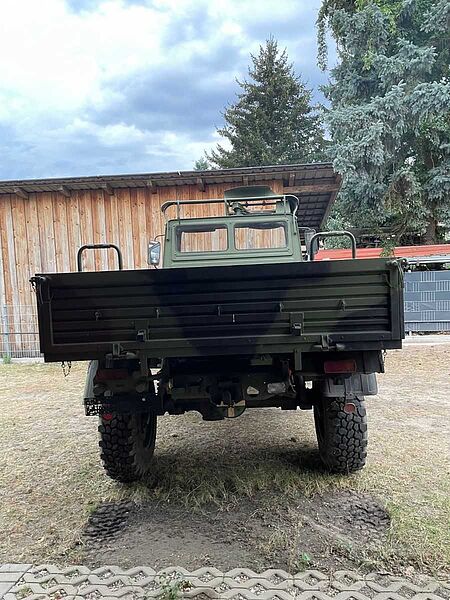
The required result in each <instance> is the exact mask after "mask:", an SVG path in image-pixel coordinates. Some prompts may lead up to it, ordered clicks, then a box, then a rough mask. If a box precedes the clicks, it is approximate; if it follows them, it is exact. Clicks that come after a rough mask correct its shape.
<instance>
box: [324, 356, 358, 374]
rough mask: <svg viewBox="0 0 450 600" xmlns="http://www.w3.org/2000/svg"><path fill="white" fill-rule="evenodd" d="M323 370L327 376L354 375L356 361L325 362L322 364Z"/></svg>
mask: <svg viewBox="0 0 450 600" xmlns="http://www.w3.org/2000/svg"><path fill="white" fill-rule="evenodd" d="M323 370H324V371H325V373H328V374H333V373H335V374H337V373H356V360H353V359H347V360H326V361H325V362H324V363H323Z"/></svg>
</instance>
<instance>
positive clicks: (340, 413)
mask: <svg viewBox="0 0 450 600" xmlns="http://www.w3.org/2000/svg"><path fill="white" fill-rule="evenodd" d="M351 403H352V404H354V405H355V411H354V412H345V411H344V405H345V400H344V398H326V397H324V396H321V397H320V398H319V399H318V401H317V403H316V404H315V405H314V422H315V425H316V434H317V442H318V444H319V454H320V458H321V459H322V462H323V463H324V465H325V466H326V468H327V469H328V470H330V471H331V472H333V473H347V474H348V473H354V472H355V471H359V470H360V469H362V468H363V467H364V465H365V463H366V456H367V415H366V406H365V402H364V399H363V398H360V399H357V398H355V399H354V400H351Z"/></svg>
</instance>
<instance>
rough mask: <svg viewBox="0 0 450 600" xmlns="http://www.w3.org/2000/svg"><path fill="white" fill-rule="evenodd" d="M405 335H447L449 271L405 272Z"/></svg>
mask: <svg viewBox="0 0 450 600" xmlns="http://www.w3.org/2000/svg"><path fill="white" fill-rule="evenodd" d="M405 329H406V331H407V332H414V331H420V332H425V331H434V332H450V271H414V272H412V273H405Z"/></svg>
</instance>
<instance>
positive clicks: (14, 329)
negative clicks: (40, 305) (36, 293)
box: [0, 304, 41, 362]
mask: <svg viewBox="0 0 450 600" xmlns="http://www.w3.org/2000/svg"><path fill="white" fill-rule="evenodd" d="M0 312H1V315H0V316H1V319H0V358H2V359H3V361H4V362H7V361H9V360H11V359H12V358H37V357H39V356H41V353H40V350H39V328H38V319H37V310H36V306H33V305H32V304H19V305H12V304H7V305H3V306H2V307H1V311H0Z"/></svg>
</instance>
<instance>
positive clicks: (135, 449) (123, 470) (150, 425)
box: [98, 412, 157, 483]
mask: <svg viewBox="0 0 450 600" xmlns="http://www.w3.org/2000/svg"><path fill="white" fill-rule="evenodd" d="M156 420H157V417H156V415H155V413H153V412H147V413H138V414H129V413H124V414H122V413H111V414H108V415H103V416H101V417H100V423H99V427H98V431H99V434H100V442H99V445H100V448H101V451H100V455H101V459H102V462H103V466H104V468H105V471H106V473H107V474H108V475H109V476H110V477H111V478H112V479H115V480H116V481H120V482H122V483H131V482H132V481H137V480H139V479H141V478H142V477H143V476H144V475H145V474H146V473H147V471H148V470H149V467H150V463H151V459H152V457H153V452H154V450H155V441H156Z"/></svg>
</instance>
